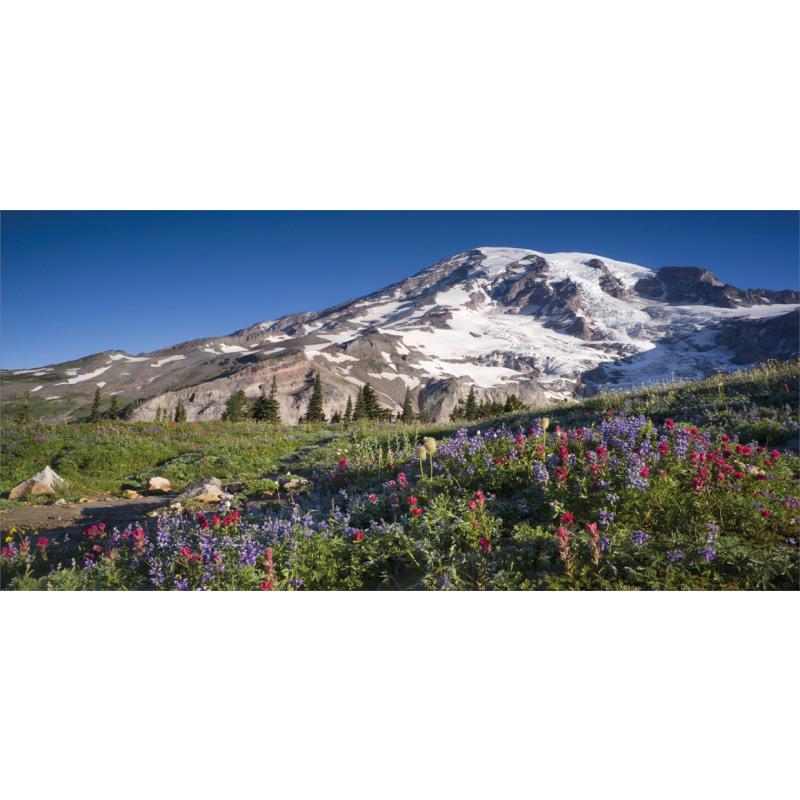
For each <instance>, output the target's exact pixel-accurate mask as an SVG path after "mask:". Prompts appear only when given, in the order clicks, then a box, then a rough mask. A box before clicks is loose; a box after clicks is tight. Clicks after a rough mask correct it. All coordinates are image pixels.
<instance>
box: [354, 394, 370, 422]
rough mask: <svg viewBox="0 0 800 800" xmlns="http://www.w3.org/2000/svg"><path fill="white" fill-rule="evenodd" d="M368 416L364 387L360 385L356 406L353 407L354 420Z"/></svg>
mask: <svg viewBox="0 0 800 800" xmlns="http://www.w3.org/2000/svg"><path fill="white" fill-rule="evenodd" d="M366 418H367V407H366V405H365V402H364V387H363V386H360V387H359V389H358V394H357V395H356V407H355V408H354V409H353V421H354V422H358V421H359V420H360V419H366Z"/></svg>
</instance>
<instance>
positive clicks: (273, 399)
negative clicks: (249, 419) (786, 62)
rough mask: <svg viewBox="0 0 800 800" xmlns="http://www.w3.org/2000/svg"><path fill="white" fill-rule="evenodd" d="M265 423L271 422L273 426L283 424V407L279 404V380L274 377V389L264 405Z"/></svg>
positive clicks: (272, 388)
mask: <svg viewBox="0 0 800 800" xmlns="http://www.w3.org/2000/svg"><path fill="white" fill-rule="evenodd" d="M264 422H269V423H271V424H273V425H280V424H281V405H280V403H279V402H278V379H277V378H276V377H275V376H274V375H273V376H272V387H271V389H270V391H269V397H268V398H267V399H266V402H265V403H264Z"/></svg>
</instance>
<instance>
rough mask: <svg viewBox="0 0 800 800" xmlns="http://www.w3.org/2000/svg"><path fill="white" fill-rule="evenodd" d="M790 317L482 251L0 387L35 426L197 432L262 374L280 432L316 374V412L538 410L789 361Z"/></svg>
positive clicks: (563, 262)
mask: <svg viewBox="0 0 800 800" xmlns="http://www.w3.org/2000/svg"><path fill="white" fill-rule="evenodd" d="M798 303H800V297H798V292H796V291H793V290H786V291H782V292H775V291H769V290H763V289H755V290H750V289H748V290H741V289H737V288H735V287H733V286H730V285H727V284H723V283H722V282H720V281H718V280H717V279H716V278H715V277H714V276H713V275H712V274H711V273H710V272H709V271H707V270H703V269H700V268H695V267H662V268H661V269H659V270H651V269H648V268H646V267H640V266H637V265H635V264H628V263H625V262H621V261H614V260H612V259H608V258H603V257H599V256H595V255H590V254H586V253H551V254H548V253H540V252H537V251H535V250H521V249H515V248H501V247H481V248H478V249H475V250H469V251H467V252H464V253H459V254H458V255H455V256H453V257H452V258H449V259H446V260H444V261H440V262H438V263H437V264H434V265H433V266H431V267H428V268H427V269H424V270H422V271H421V272H419V273H417V274H416V275H414V276H413V277H410V278H407V279H406V280H403V281H401V282H399V283H396V284H393V285H392V286H388V287H387V288H385V289H382V290H380V291H378V292H374V293H372V294H370V295H367V296H365V297H362V298H359V299H357V300H349V301H347V302H346V303H342V304H341V305H338V306H334V307H332V308H328V309H325V310H324V311H319V312H304V313H301V314H292V315H289V316H285V317H282V318H281V319H278V320H273V321H267V322H260V323H258V324H256V325H253V326H251V327H249V328H245V329H243V330H240V331H237V332H236V333H234V334H231V335H230V336H227V337H222V338H217V339H203V340H197V341H193V342H186V343H184V344H181V345H176V346H175V347H172V348H168V349H166V350H161V351H158V352H156V353H152V354H145V355H139V356H130V355H128V354H126V353H122V352H112V353H101V354H98V355H95V356H90V357H88V358H86V359H81V360H80V361H76V362H71V363H70V364H62V365H58V366H51V367H45V368H42V369H38V370H17V371H15V372H12V373H9V372H4V373H3V380H4V383H6V382H7V381H8V383H6V385H7V386H11V387H12V394H13V395H14V396H15V397H18V395H19V394H20V393H21V392H22V391H23V389H24V388H30V389H31V391H32V392H33V393H35V395H33V396H36V397H42V398H44V400H45V402H44V403H41V404H39V407H41V408H42V409H43V410H42V412H41V413H42V414H43V415H45V416H60V417H65V416H68V415H70V414H71V413H74V412H76V411H77V412H78V413H79V414H80V413H81V412H82V411H83V410H84V409H85V408H86V406H88V405H89V404H90V403H91V398H92V395H93V393H94V390H95V387H96V386H98V385H99V386H101V387H105V388H104V394H112V393H114V394H119V395H120V396H121V400H122V402H121V405H125V404H126V403H133V404H134V407H133V408H132V418H133V419H152V418H153V416H154V415H155V413H156V410H157V408H158V407H159V406H161V407H162V408H174V406H175V404H176V403H177V400H178V398H179V397H180V398H182V399H183V400H184V403H185V404H186V406H187V410H188V414H189V419H207V418H215V417H218V416H219V415H220V414H221V412H222V410H223V407H224V403H225V400H226V399H227V397H228V396H230V394H231V393H232V392H233V391H235V390H237V389H244V390H245V392H246V393H247V394H248V396H250V397H251V398H254V397H256V396H258V395H259V394H261V393H262V392H264V391H268V390H269V385H270V383H271V382H272V377H273V375H274V376H276V377H277V381H278V387H279V395H280V400H281V408H282V414H283V418H284V420H286V421H295V420H296V419H297V418H298V417H299V415H300V414H301V413H303V411H304V410H305V407H306V404H307V400H308V397H309V395H310V391H311V386H312V384H313V379H314V375H315V373H316V372H319V373H320V374H321V376H322V381H323V385H324V387H325V398H326V402H325V408H326V412H327V413H328V414H331V413H333V412H334V411H335V410H339V411H343V410H344V406H345V403H346V401H347V397H348V396H354V395H355V393H356V392H357V390H358V387H359V386H361V385H363V384H364V383H366V382H367V381H369V382H370V383H371V384H372V386H373V387H374V388H375V389H376V390H377V392H378V396H379V399H380V400H381V401H382V403H383V404H384V405H386V406H388V407H390V408H392V409H393V410H398V409H399V408H400V406H401V404H402V402H403V397H404V395H405V392H406V388H410V389H411V390H412V393H413V395H414V399H415V401H416V396H417V394H418V392H419V390H420V389H424V390H425V393H426V396H427V398H428V400H427V404H428V408H429V410H430V412H431V414H432V415H433V416H434V417H437V416H438V417H440V418H443V417H446V416H447V415H448V414H449V413H450V411H451V410H452V408H453V406H454V405H455V403H456V402H457V400H458V399H459V398H460V397H464V396H466V394H467V392H468V391H469V388H470V387H471V386H474V387H475V390H476V394H477V396H478V399H479V400H481V399H492V400H499V401H502V400H504V399H505V398H506V397H507V396H508V395H510V394H516V395H517V396H518V397H519V398H520V399H521V400H522V401H523V402H525V403H539V402H542V401H545V400H549V399H559V398H566V397H569V396H571V395H573V394H575V393H580V394H591V393H593V392H595V391H597V390H598V389H599V388H600V387H602V386H608V385H613V386H617V387H626V386H634V385H637V386H638V385H640V384H642V383H649V382H652V381H660V380H664V379H667V380H669V379H670V377H671V376H674V377H675V378H676V379H677V378H683V377H694V376H705V375H708V374H711V373H712V372H714V371H715V370H718V369H725V370H729V369H735V368H737V367H740V366H744V365H748V364H752V363H756V362H758V361H762V360H764V359H766V358H788V357H790V356H792V355H794V354H796V353H797V350H798V313H797V312H798V308H800V306H799V305H798ZM9 379H10V380H9ZM37 384H38V385H37ZM3 394H4V399H8V397H7V395H8V394H9V393H7V392H6V391H4V393H3ZM48 407H49V409H50V410H51V412H52V413H50V414H48V413H46V412H47V410H48Z"/></svg>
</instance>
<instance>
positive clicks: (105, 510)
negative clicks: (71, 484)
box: [0, 496, 175, 538]
mask: <svg viewBox="0 0 800 800" xmlns="http://www.w3.org/2000/svg"><path fill="white" fill-rule="evenodd" d="M174 499H175V497H174V496H166V497H165V496H159V497H140V498H138V499H135V500H120V499H118V498H111V497H103V498H99V499H97V500H95V501H94V502H92V503H74V504H73V507H70V506H69V505H65V506H57V505H53V504H51V503H50V504H48V505H43V506H38V505H29V506H19V507H17V508H9V509H6V510H4V511H2V512H1V513H0V531H1V532H2V534H3V538H5V536H6V535H7V534H8V531H10V530H11V528H17V530H25V531H28V532H30V533H33V532H34V531H39V533H44V532H45V531H47V533H48V534H50V535H52V536H56V537H58V536H63V535H64V534H66V533H70V534H72V533H80V532H81V531H83V530H85V529H86V528H88V527H89V526H90V525H97V524H98V523H100V522H104V523H105V524H106V526H107V527H109V528H113V527H117V528H120V530H121V529H122V528H123V527H124V526H125V525H126V524H128V523H132V522H136V521H139V522H142V523H144V522H145V520H146V517H147V514H148V513H149V512H150V511H152V510H153V509H156V508H161V507H162V506H166V505H169V503H170V502H171V501H172V500H174Z"/></svg>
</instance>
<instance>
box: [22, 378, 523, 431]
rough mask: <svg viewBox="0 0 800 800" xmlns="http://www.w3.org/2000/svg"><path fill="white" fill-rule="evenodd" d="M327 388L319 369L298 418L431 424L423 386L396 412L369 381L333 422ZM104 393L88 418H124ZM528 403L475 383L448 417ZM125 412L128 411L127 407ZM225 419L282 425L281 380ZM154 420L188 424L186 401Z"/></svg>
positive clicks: (234, 398)
mask: <svg viewBox="0 0 800 800" xmlns="http://www.w3.org/2000/svg"><path fill="white" fill-rule="evenodd" d="M324 399H325V398H324V392H323V387H322V378H321V377H320V375H319V373H317V376H316V378H315V380H314V390H313V391H312V393H311V399H310V400H309V403H308V408H307V409H306V413H305V414H303V416H301V417H300V422H307V423H325V422H331V423H332V424H337V423H346V424H347V423H350V422H359V421H360V420H362V419H366V420H378V421H380V420H384V421H387V422H389V421H392V420H397V421H399V422H406V423H411V422H414V421H415V420H416V421H419V422H422V423H427V422H430V418H429V415H428V409H427V405H426V402H425V390H424V389H420V390H419V393H418V395H417V408H418V413H417V414H416V415H415V414H414V405H413V400H412V395H411V390H410V389H406V395H405V399H404V401H403V410H402V411H401V412H400V413H399V414H397V415H394V414H392V412H391V411H390V410H389V409H388V408H385V407H384V406H382V405H381V404H380V403H379V402H378V395H377V393H376V392H375V390H374V389H373V388H372V386H371V385H370V384H369V383H366V384H365V385H364V386H362V387H360V388H359V390H358V393H357V394H356V401H355V404H354V403H353V399H352V397H348V398H347V406H346V407H345V410H344V414H341V413H340V412H339V411H336V412H334V414H333V415H332V416H331V418H330V420H328V419H327V418H326V417H325V411H324V408H323V405H324ZM101 405H102V394H101V392H100V387H99V386H98V387H97V390H96V391H95V394H94V402H93V403H92V407H91V410H90V412H89V417H88V419H87V422H89V423H96V422H99V421H100V420H101V419H120V417H122V416H124V414H123V412H122V410H121V409H120V407H119V401H118V400H117V396H116V395H112V396H111V405H110V407H109V408H108V410H107V411H105V412H102V411H101V410H100V409H101ZM524 409H525V406H524V405H523V403H522V402H521V401H520V400H519V398H518V397H517V396H516V395H515V394H512V395H509V397H508V398H507V399H506V401H505V403H498V402H494V401H484V402H482V403H478V402H477V399H476V397H475V389H474V387H470V390H469V395H468V396H467V399H466V400H464V399H463V398H461V399H459V400H458V402H457V403H456V406H455V408H454V409H453V412H452V413H451V415H450V420H451V421H453V422H462V421H467V422H469V421H473V420H478V419H486V418H489V417H497V416H499V415H500V414H509V413H513V412H515V411H523V410H524ZM126 410H127V409H126ZM222 419H223V420H225V421H228V422H236V421H238V420H244V419H254V420H257V421H259V422H267V423H270V424H272V425H280V424H282V422H283V420H282V419H281V412H280V403H279V402H278V381H277V379H276V378H275V377H274V376H273V378H272V387H271V389H270V393H269V395H268V396H264V395H261V396H260V397H258V398H256V400H255V402H254V403H253V404H252V405H251V404H250V401H249V400H248V398H247V395H246V394H245V393H244V391H243V390H242V389H239V390H238V391H236V392H234V393H233V394H232V395H231V396H230V397H229V398H228V400H227V402H226V404H225V410H224V411H223V413H222ZM30 421H31V415H30V392H29V391H26V392H25V396H24V398H23V401H22V403H21V404H20V406H19V407H18V409H17V422H18V423H26V422H30ZM155 421H156V422H186V406H185V405H184V402H183V400H182V399H180V398H178V402H177V404H176V406H175V409H174V410H171V409H169V408H164V409H162V408H161V406H158V408H157V410H156V416H155Z"/></svg>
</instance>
